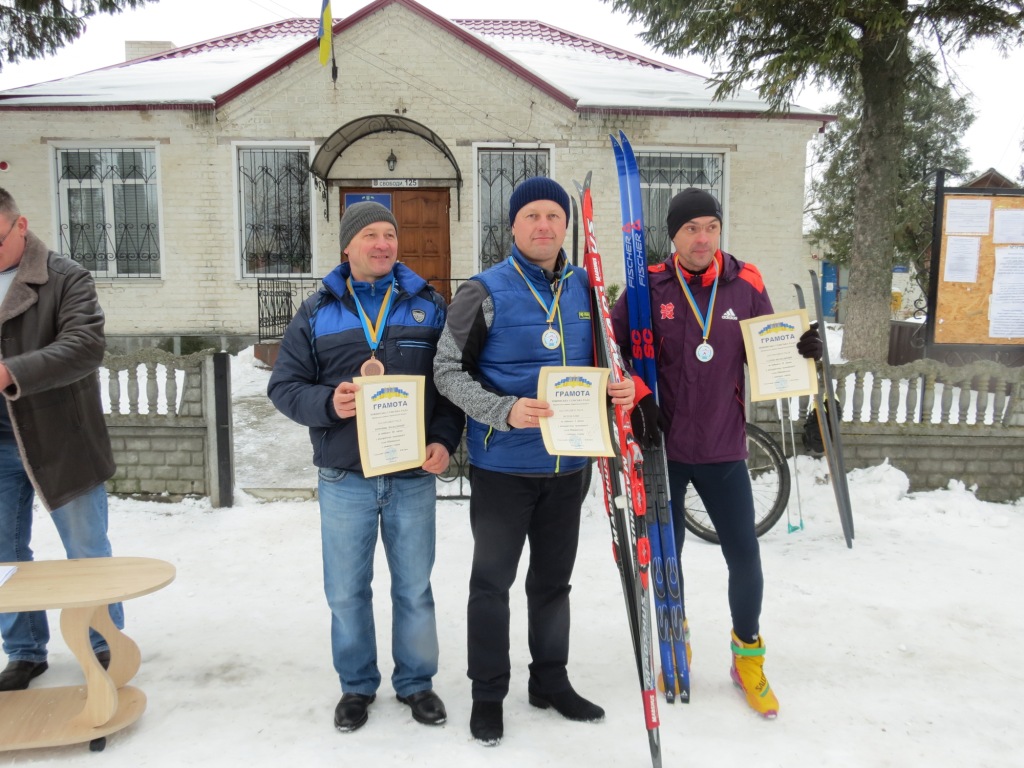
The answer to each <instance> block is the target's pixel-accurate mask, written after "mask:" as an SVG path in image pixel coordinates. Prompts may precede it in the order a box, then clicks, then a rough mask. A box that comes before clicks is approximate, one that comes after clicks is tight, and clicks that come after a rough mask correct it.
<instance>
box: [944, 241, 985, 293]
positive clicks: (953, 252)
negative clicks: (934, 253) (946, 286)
mask: <svg viewBox="0 0 1024 768" xmlns="http://www.w3.org/2000/svg"><path fill="white" fill-rule="evenodd" d="M980 251H981V238H980V237H947V238H946V262H945V269H943V271H942V279H943V281H945V282H947V283H976V282H978V254H979V252H980Z"/></svg>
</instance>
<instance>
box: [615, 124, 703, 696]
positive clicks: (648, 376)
mask: <svg viewBox="0 0 1024 768" xmlns="http://www.w3.org/2000/svg"><path fill="white" fill-rule="evenodd" d="M611 141H612V149H613V150H614V152H615V166H616V168H617V170H618V174H619V201H620V207H621V209H622V248H623V255H624V257H625V271H626V299H627V303H628V306H629V328H630V350H631V355H632V358H633V368H634V370H635V371H636V373H637V374H638V375H639V376H640V378H641V379H643V382H644V384H646V385H647V388H648V389H650V390H651V393H652V394H653V395H654V398H655V401H656V402H657V400H658V374H657V371H656V369H655V364H654V333H653V326H652V323H651V295H650V291H649V289H648V285H647V247H646V245H645V243H644V213H643V204H642V201H641V198H640V172H639V169H638V168H637V163H636V156H635V155H634V154H633V147H632V146H631V145H630V143H629V139H627V138H626V134H625V133H623V132H622V131H619V137H618V140H616V138H615V136H612V137H611ZM644 461H645V464H644V466H645V471H644V480H645V484H646V488H647V502H648V515H647V529H648V532H649V535H650V538H651V561H652V567H653V569H654V610H655V615H656V617H657V626H658V644H659V645H658V647H659V651H660V656H661V671H662V676H663V678H664V688H665V699H666V700H667V701H668V702H669V703H672V702H674V701H675V696H676V695H678V696H679V700H680V701H682V702H684V703H688V702H689V701H690V670H689V664H688V662H687V657H686V638H685V628H684V624H683V617H684V616H685V611H684V610H683V596H682V589H681V588H680V580H679V574H680V570H679V560H678V557H677V556H676V544H675V532H674V529H673V523H672V508H671V506H670V503H671V502H670V498H669V491H668V463H667V462H668V459H667V456H666V454H665V442H664V438H663V437H659V438H658V440H657V442H656V444H655V445H654V447H653V448H647V449H645V452H644ZM673 681H674V682H673Z"/></svg>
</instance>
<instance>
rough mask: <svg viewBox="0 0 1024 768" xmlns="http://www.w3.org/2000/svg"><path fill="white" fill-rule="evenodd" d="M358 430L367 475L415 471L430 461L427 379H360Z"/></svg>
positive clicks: (366, 377)
mask: <svg viewBox="0 0 1024 768" xmlns="http://www.w3.org/2000/svg"><path fill="white" fill-rule="evenodd" d="M352 381H353V383H355V384H358V385H359V389H358V391H357V392H356V429H357V431H358V433H359V460H360V461H361V462H362V465H363V476H365V477H373V476H375V475H383V474H385V473H387V472H399V471H401V470H403V469H415V468H417V467H421V466H423V462H424V461H426V460H427V442H426V428H425V426H424V414H423V408H424V391H425V386H426V377H425V376H357V377H356V378H354V379H352Z"/></svg>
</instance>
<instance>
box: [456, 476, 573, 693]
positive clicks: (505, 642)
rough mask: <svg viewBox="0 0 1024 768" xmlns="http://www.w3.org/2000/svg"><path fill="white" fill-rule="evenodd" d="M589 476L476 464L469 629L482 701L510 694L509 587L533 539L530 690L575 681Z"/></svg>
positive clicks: (560, 686) (554, 688) (475, 682)
mask: <svg viewBox="0 0 1024 768" xmlns="http://www.w3.org/2000/svg"><path fill="white" fill-rule="evenodd" d="M584 474H585V473H584V472H574V473H572V474H570V475H558V476H555V477H522V476H516V475H507V474H504V473H502V472H491V471H488V470H484V469H479V468H478V467H472V469H471V473H470V482H471V491H470V502H469V520H470V525H471V527H472V530H473V570H472V573H471V575H470V579H469V607H468V610H467V629H468V651H469V669H468V673H469V678H470V679H471V680H472V681H473V700H474V701H501V700H502V699H504V698H505V696H506V695H507V694H508V686H509V680H510V678H511V661H510V658H509V618H510V617H509V590H510V589H511V587H512V584H513V582H515V579H516V572H517V570H518V568H519V559H520V557H521V556H522V553H523V547H524V545H525V543H526V541H527V540H529V542H530V565H529V569H528V570H527V572H526V606H527V626H528V629H529V645H530V658H531V659H532V662H531V664H530V680H529V688H530V690H531V691H535V692H537V693H557V692H559V691H562V690H565V689H566V688H568V687H569V677H568V674H567V672H566V664H568V661H569V591H570V589H571V587H570V585H569V579H570V578H571V576H572V569H573V566H574V565H575V563H576V549H577V546H578V544H579V536H580V502H581V499H582V497H583V492H582V490H581V488H580V485H581V483H582V482H583V476H584Z"/></svg>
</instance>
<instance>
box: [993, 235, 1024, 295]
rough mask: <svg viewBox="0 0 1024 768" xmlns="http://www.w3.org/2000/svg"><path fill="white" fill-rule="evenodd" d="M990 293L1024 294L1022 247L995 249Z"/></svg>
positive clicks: (1023, 251) (1023, 250) (1023, 252)
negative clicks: (994, 263) (994, 268)
mask: <svg viewBox="0 0 1024 768" xmlns="http://www.w3.org/2000/svg"><path fill="white" fill-rule="evenodd" d="M992 293H994V294H1003V295H1005V294H1011V293H1012V294H1016V295H1018V296H1020V295H1021V294H1024V245H1017V246H1008V247H1002V248H996V271H995V274H994V275H993V276H992Z"/></svg>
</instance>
